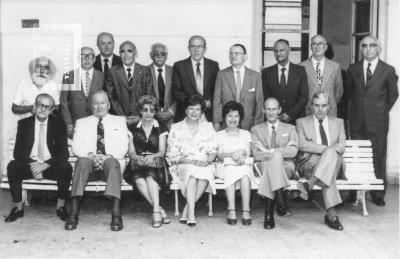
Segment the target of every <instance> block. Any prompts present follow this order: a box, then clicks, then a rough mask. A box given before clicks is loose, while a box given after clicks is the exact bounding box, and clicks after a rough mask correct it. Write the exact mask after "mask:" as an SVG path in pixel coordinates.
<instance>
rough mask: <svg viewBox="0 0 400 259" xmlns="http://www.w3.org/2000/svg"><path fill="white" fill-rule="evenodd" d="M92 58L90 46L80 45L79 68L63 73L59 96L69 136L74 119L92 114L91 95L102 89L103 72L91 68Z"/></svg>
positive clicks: (72, 129) (72, 131) (92, 53)
mask: <svg viewBox="0 0 400 259" xmlns="http://www.w3.org/2000/svg"><path fill="white" fill-rule="evenodd" d="M94 58H95V55H94V50H93V49H92V48H90V47H82V48H81V55H80V63H81V67H80V69H77V70H75V71H70V72H68V73H65V74H64V76H63V81H62V89H61V97H60V106H61V115H62V118H63V120H64V122H65V125H67V134H68V137H70V138H72V137H73V135H74V125H75V122H76V120H78V119H80V118H83V117H87V116H90V115H91V114H92V111H91V108H90V100H91V96H92V95H93V93H95V92H97V91H99V90H102V89H103V86H104V74H103V72H100V71H98V70H97V69H94V68H93V63H94ZM75 75H79V76H75Z"/></svg>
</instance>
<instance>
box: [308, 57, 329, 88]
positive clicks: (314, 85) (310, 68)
mask: <svg viewBox="0 0 400 259" xmlns="http://www.w3.org/2000/svg"><path fill="white" fill-rule="evenodd" d="M311 59H312V58H309V59H308V60H307V61H306V63H305V65H306V69H307V70H308V71H310V72H311V81H312V86H311V87H312V88H314V89H317V88H318V81H317V72H316V71H315V69H314V66H313V63H312V60H311ZM324 73H325V71H324Z"/></svg>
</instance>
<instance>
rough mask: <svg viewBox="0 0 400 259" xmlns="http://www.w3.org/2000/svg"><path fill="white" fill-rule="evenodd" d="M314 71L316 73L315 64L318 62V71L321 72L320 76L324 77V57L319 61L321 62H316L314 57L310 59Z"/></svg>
mask: <svg viewBox="0 0 400 259" xmlns="http://www.w3.org/2000/svg"><path fill="white" fill-rule="evenodd" d="M311 61H312V64H313V67H314V71H317V63H318V62H319V70H321V75H322V76H323V75H324V68H325V57H323V58H322V59H321V61H317V60H316V59H315V58H314V57H312V58H311Z"/></svg>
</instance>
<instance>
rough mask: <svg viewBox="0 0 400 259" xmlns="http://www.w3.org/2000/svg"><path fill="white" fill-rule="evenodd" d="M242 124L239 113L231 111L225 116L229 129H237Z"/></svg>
mask: <svg viewBox="0 0 400 259" xmlns="http://www.w3.org/2000/svg"><path fill="white" fill-rule="evenodd" d="M239 122H240V115H239V111H232V110H231V111H229V113H228V114H227V115H226V116H225V123H226V126H227V127H228V128H236V127H237V126H238V125H239Z"/></svg>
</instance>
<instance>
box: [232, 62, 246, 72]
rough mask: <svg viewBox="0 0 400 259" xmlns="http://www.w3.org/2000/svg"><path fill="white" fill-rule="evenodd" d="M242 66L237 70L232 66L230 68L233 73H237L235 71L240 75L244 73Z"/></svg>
mask: <svg viewBox="0 0 400 259" xmlns="http://www.w3.org/2000/svg"><path fill="white" fill-rule="evenodd" d="M244 67H245V66H244V64H243V65H242V66H241V67H240V68H239V69H237V68H234V67H233V66H232V69H233V72H235V73H236V72H237V71H239V72H240V73H243V72H244Z"/></svg>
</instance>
